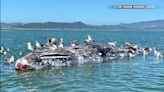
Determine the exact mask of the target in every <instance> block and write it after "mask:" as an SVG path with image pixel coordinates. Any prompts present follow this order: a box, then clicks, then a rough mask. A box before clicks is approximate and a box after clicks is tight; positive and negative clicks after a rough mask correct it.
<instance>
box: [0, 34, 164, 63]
mask: <svg viewBox="0 0 164 92" xmlns="http://www.w3.org/2000/svg"><path fill="white" fill-rule="evenodd" d="M87 37H88V39H85V41H84V42H85V43H90V42H91V43H92V42H95V40H94V39H92V38H91V37H90V35H87ZM44 38H45V39H48V41H47V43H45V44H41V43H39V42H38V41H36V47H34V46H31V43H30V42H28V43H27V45H28V49H29V50H30V51H32V53H34V51H37V50H41V48H42V47H43V48H46V49H50V50H57V49H62V48H63V45H64V41H63V38H61V39H60V40H59V39H57V38H52V39H50V38H48V37H44ZM56 41H60V43H59V44H57V43H56ZM77 42H78V40H73V41H72V42H71V46H77V45H78V44H77ZM107 44H108V45H110V46H114V47H116V44H117V42H116V41H114V42H107ZM152 44H155V42H153V43H152ZM124 45H126V46H127V47H126V48H127V49H130V52H129V53H128V54H129V57H136V55H137V54H136V53H135V51H136V50H138V49H140V50H142V51H143V55H144V56H147V55H148V54H149V53H150V52H151V51H154V55H156V56H157V58H163V56H164V53H160V50H159V51H157V50H156V49H155V47H150V48H149V49H148V48H147V47H146V48H142V47H141V45H140V44H136V45H134V46H133V45H131V44H130V43H129V42H124ZM121 48H123V46H122V45H121ZM3 51H4V48H3V47H1V50H0V54H3V55H4V57H5V56H6V55H7V53H9V51H10V50H9V48H7V50H6V51H4V52H3ZM19 55H24V52H22V51H20V52H19ZM7 62H8V63H9V64H11V63H13V62H14V56H13V55H12V56H11V57H10V58H8V59H7Z"/></svg>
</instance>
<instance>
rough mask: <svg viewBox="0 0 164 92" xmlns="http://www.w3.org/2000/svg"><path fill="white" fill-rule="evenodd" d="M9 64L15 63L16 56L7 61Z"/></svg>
mask: <svg viewBox="0 0 164 92" xmlns="http://www.w3.org/2000/svg"><path fill="white" fill-rule="evenodd" d="M7 63H9V64H11V63H14V56H13V55H12V56H11V57H10V58H9V59H7Z"/></svg>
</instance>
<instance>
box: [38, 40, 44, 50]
mask: <svg viewBox="0 0 164 92" xmlns="http://www.w3.org/2000/svg"><path fill="white" fill-rule="evenodd" d="M43 46H44V45H43V44H40V43H38V41H36V47H37V49H40V48H41V47H43Z"/></svg>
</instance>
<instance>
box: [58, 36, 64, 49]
mask: <svg viewBox="0 0 164 92" xmlns="http://www.w3.org/2000/svg"><path fill="white" fill-rule="evenodd" d="M63 44H64V42H63V38H61V39H60V43H59V45H58V47H59V48H63Z"/></svg>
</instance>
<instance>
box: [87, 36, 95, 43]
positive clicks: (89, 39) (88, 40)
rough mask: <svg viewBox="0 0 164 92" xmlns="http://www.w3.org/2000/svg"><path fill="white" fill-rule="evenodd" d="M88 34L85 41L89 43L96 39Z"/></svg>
mask: <svg viewBox="0 0 164 92" xmlns="http://www.w3.org/2000/svg"><path fill="white" fill-rule="evenodd" d="M87 36H88V39H85V41H84V42H85V43H89V42H95V40H94V39H92V38H91V37H90V35H87Z"/></svg>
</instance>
